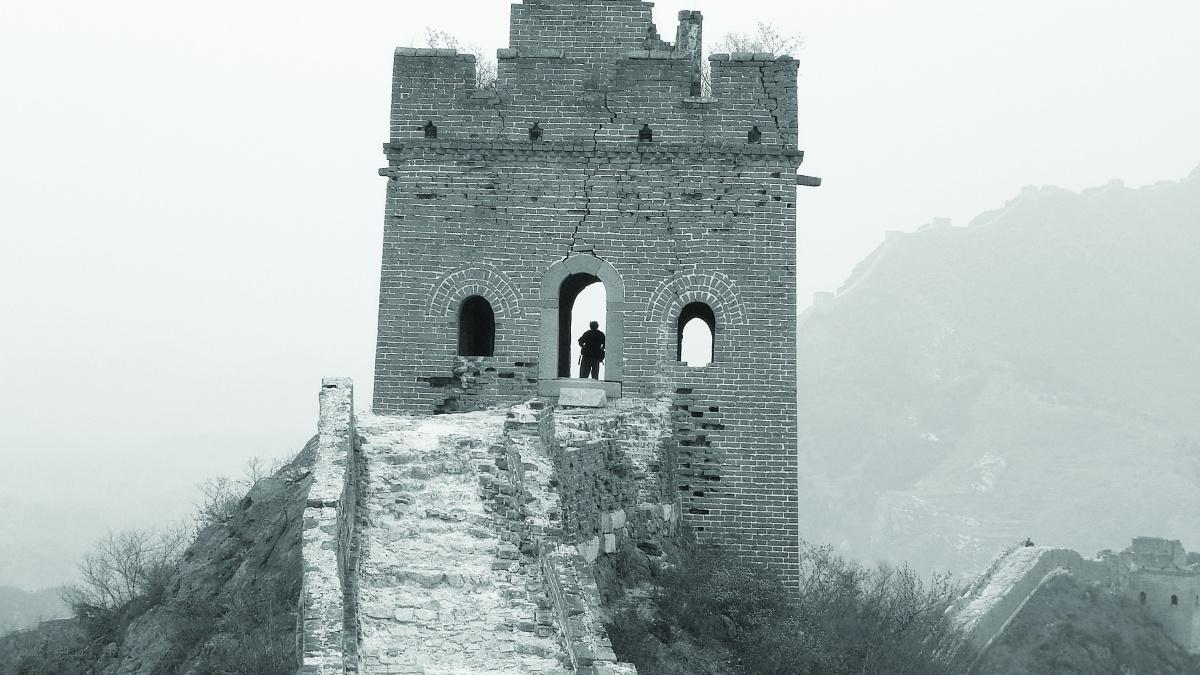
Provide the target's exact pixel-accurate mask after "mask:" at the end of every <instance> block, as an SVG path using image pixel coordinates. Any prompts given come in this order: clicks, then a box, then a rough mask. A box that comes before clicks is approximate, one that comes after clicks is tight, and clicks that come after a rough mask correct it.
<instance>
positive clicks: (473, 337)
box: [458, 295, 496, 356]
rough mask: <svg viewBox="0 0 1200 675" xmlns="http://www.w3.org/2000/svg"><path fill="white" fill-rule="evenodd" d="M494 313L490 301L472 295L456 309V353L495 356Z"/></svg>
mask: <svg viewBox="0 0 1200 675" xmlns="http://www.w3.org/2000/svg"><path fill="white" fill-rule="evenodd" d="M495 352H496V313H495V312H494V311H493V310H492V303H490V302H488V301H487V300H486V299H485V298H483V297H481V296H478V295H472V296H471V297H469V298H467V299H466V300H464V301H463V304H462V307H461V308H460V309H459V311H458V355H459V356H495Z"/></svg>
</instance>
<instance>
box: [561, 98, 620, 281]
mask: <svg viewBox="0 0 1200 675" xmlns="http://www.w3.org/2000/svg"><path fill="white" fill-rule="evenodd" d="M600 105H601V106H602V107H603V108H604V110H605V111H606V112H607V113H608V116H609V119H608V122H609V123H614V122H616V121H617V113H615V112H613V109H612V108H610V107H609V105H608V92H607V91H605V92H604V101H603V102H602V103H601V104H600ZM605 124H606V123H605V122H601V123H600V125H599V126H598V127H596V129H595V130H593V131H592V156H591V157H589V158H588V160H589V162H590V163H591V164H592V167H591V168H590V169H588V171H587V172H586V173H585V174H584V177H583V216H582V217H581V218H580V219H579V222H577V223H575V228H574V230H572V232H571V245H570V246H569V247H568V248H567V253H566V255H564V256H563V260H566V259H567V258H570V257H571V254H572V253H574V252H575V246H576V245H578V244H579V230H580V228H582V227H583V225H584V224H585V223H586V222H587V219H588V217H589V216H591V215H592V182H593V181H594V180H595V179H596V174H597V173H598V172H599V171H600V162H599V161H597V160H598V159H599V151H600V132H601V131H604V125H605ZM591 253H592V255H593V256H596V252H595V251H594V250H593V251H592V252H591ZM596 257H599V256H596Z"/></svg>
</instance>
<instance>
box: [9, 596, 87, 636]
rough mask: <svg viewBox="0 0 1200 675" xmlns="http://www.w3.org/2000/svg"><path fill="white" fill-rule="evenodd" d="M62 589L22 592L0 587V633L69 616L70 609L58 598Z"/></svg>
mask: <svg viewBox="0 0 1200 675" xmlns="http://www.w3.org/2000/svg"><path fill="white" fill-rule="evenodd" d="M61 590H62V589H59V588H47V589H43V590H40V591H23V590H21V589H19V588H13V587H12V586H0V633H5V632H7V631H9V630H15V629H17V628H25V627H28V626H32V625H33V624H35V623H37V622H39V621H45V620H47V619H61V618H65V617H67V616H70V615H71V609H70V608H69V607H67V604H66V603H65V602H63V601H62V599H61V598H60V597H59V593H60V592H61Z"/></svg>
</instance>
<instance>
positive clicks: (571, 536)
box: [547, 398, 681, 563]
mask: <svg viewBox="0 0 1200 675" xmlns="http://www.w3.org/2000/svg"><path fill="white" fill-rule="evenodd" d="M553 421H554V427H553V435H552V437H551V438H549V439H548V440H547V443H548V447H550V448H551V453H552V455H553V457H554V465H555V475H556V476H557V478H558V482H559V485H558V494H559V499H560V500H561V504H562V511H563V539H562V541H563V542H565V543H569V544H576V545H577V546H578V548H579V551H580V552H581V554H582V555H583V556H584V559H585V560H586V561H587V562H589V563H590V562H591V561H593V560H595V558H596V556H597V555H598V554H600V553H614V552H616V551H617V549H618V548H619V547H620V546H621V545H622V543H624V541H625V540H626V539H632V540H633V542H634V544H635V545H637V546H639V547H641V548H643V550H645V551H647V552H648V553H657V551H658V550H659V548H660V547H659V546H658V544H657V542H658V540H659V539H660V538H661V537H673V536H675V535H676V534H677V533H678V527H679V522H680V516H681V509H680V507H679V500H678V497H677V495H676V493H675V491H674V490H673V481H672V480H671V479H670V477H669V476H670V473H671V467H670V466H669V465H665V464H664V463H663V456H664V452H665V451H666V450H667V449H668V448H669V447H670V445H671V434H670V432H671V415H670V410H669V406H668V405H667V403H666V402H665V401H661V400H658V399H634V398H625V399H621V400H619V401H614V402H613V403H612V407H610V408H605V409H600V410H590V409H580V410H575V411H572V410H563V409H559V410H556V412H555V415H554V420H553Z"/></svg>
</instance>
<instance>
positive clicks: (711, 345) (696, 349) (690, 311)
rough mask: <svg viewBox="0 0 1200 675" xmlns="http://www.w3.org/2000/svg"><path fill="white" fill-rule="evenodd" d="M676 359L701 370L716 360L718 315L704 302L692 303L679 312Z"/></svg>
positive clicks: (676, 331)
mask: <svg viewBox="0 0 1200 675" xmlns="http://www.w3.org/2000/svg"><path fill="white" fill-rule="evenodd" d="M675 338H676V339H675V348H676V352H675V358H676V360H677V361H686V362H687V364H688V365H689V366H692V367H693V368H699V367H702V366H707V365H708V364H710V363H712V362H713V361H715V360H716V354H717V315H716V314H714V313H713V310H712V307H709V306H708V305H706V304H704V303H703V302H692V303H689V304H687V305H685V306H684V308H683V310H682V311H680V312H679V321H678V322H677V324H676V326H675Z"/></svg>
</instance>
